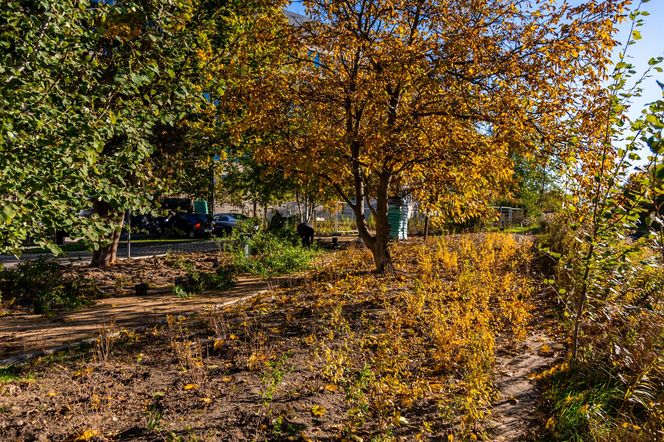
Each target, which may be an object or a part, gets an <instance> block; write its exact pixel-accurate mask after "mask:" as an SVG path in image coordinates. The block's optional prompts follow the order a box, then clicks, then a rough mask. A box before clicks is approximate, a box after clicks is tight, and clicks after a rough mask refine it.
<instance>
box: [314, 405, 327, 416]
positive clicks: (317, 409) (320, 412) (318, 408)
mask: <svg viewBox="0 0 664 442" xmlns="http://www.w3.org/2000/svg"><path fill="white" fill-rule="evenodd" d="M325 413H327V409H326V408H325V407H323V406H322V405H314V406H313V407H311V414H313V415H314V416H316V417H322V416H324V415H325Z"/></svg>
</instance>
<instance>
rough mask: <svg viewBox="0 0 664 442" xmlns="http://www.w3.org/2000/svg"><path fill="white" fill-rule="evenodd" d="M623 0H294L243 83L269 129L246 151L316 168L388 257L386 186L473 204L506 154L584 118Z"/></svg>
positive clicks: (458, 210) (501, 168) (457, 206)
mask: <svg viewBox="0 0 664 442" xmlns="http://www.w3.org/2000/svg"><path fill="white" fill-rule="evenodd" d="M625 4H626V3H625V2H622V1H603V2H588V3H584V4H581V5H579V6H576V7H572V6H570V5H568V4H558V3H555V2H549V1H536V2H511V1H504V0H483V1H475V2H466V1H455V0H446V1H427V0H402V1H393V0H356V1H350V2H349V1H336V0H332V1H319V0H306V1H304V5H305V7H306V10H307V13H308V15H309V16H310V17H311V20H310V21H303V22H302V23H300V24H299V25H298V26H297V27H296V28H295V29H293V30H292V32H291V34H290V36H289V38H288V43H287V47H288V48H289V52H288V54H284V55H283V57H282V59H281V63H282V67H281V69H276V70H274V71H273V73H272V74H273V75H271V76H269V77H266V78H262V82H261V83H260V84H259V85H257V87H256V88H255V89H254V90H253V93H254V95H253V98H254V100H253V101H254V103H256V105H255V106H254V107H253V109H252V112H250V113H248V114H247V118H248V120H250V121H251V122H252V123H253V124H254V125H255V126H258V127H261V128H262V129H263V130H265V128H269V129H270V133H271V134H272V135H273V136H272V137H263V138H264V139H265V140H266V142H265V143H263V144H262V149H261V150H260V151H259V155H260V157H261V158H262V159H264V160H265V161H269V162H276V163H279V164H283V165H284V166H285V167H287V168H288V169H290V170H291V171H293V172H294V173H313V172H315V173H317V174H320V175H321V176H322V177H324V178H326V179H327V181H328V183H329V185H331V186H332V187H334V188H335V189H336V191H337V192H338V194H339V195H340V196H341V197H342V198H343V199H344V200H346V202H348V203H349V204H350V205H351V207H353V209H354V211H355V214H356V218H357V225H358V229H359V232H360V236H361V237H362V239H363V241H364V243H365V244H366V245H367V246H368V247H369V248H370V249H371V250H372V252H373V254H374V258H375V261H376V266H377V269H378V270H379V271H380V270H384V269H386V268H389V267H390V260H389V250H388V249H387V239H388V238H387V236H388V233H389V225H388V222H387V215H386V213H387V201H388V197H389V196H393V195H400V194H403V193H409V194H412V195H414V196H415V197H416V198H417V199H418V201H420V202H421V203H422V204H423V205H424V206H425V208H427V209H428V210H431V211H436V212H437V213H440V214H447V215H451V216H453V217H454V218H456V219H463V218H467V217H471V216H474V215H476V214H477V213H481V212H482V211H483V210H484V209H485V208H486V203H487V202H488V201H489V200H490V199H491V198H494V197H496V196H498V195H501V194H503V193H504V192H505V190H506V189H507V186H508V185H509V184H510V182H511V181H512V178H513V162H512V160H511V159H510V158H511V155H512V154H515V153H518V154H521V155H522V156H524V157H526V158H533V157H537V154H538V153H540V152H541V153H543V154H544V153H546V154H547V155H550V154H551V151H552V150H554V149H555V150H557V151H560V152H562V151H563V149H564V148H569V142H568V141H569V136H568V133H569V130H570V128H572V127H576V128H579V127H581V128H583V127H584V125H586V126H589V125H590V124H591V122H592V115H593V109H596V108H597V107H596V106H597V105H598V102H602V100H603V97H604V94H603V91H602V89H601V82H602V81H603V80H604V79H605V77H606V69H605V65H606V63H607V61H608V57H609V55H610V53H611V49H612V48H613V46H614V40H613V33H614V26H615V24H616V23H617V22H618V21H619V17H620V16H621V13H622V11H623V7H624V5H625ZM284 45H286V43H284ZM255 97H261V98H260V99H255ZM365 201H374V202H375V203H374V204H373V205H372V204H369V207H370V211H371V213H372V215H373V216H374V217H375V219H376V232H375V235H372V234H371V232H370V231H369V229H368V227H367V223H366V217H367V214H365V213H364V210H365V209H364V207H365V204H364V203H365Z"/></svg>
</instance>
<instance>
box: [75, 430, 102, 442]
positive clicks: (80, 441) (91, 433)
mask: <svg viewBox="0 0 664 442" xmlns="http://www.w3.org/2000/svg"><path fill="white" fill-rule="evenodd" d="M100 434H101V433H99V430H95V429H90V430H85V431H83V432H82V433H81V434H80V435H79V436H77V437H76V438H75V439H74V441H75V442H86V441H89V440H91V439H93V438H95V437H99V436H100Z"/></svg>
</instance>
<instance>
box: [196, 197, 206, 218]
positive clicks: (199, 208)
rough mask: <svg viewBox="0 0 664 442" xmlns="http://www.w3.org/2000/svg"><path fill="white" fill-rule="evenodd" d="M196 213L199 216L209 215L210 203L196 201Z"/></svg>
mask: <svg viewBox="0 0 664 442" xmlns="http://www.w3.org/2000/svg"><path fill="white" fill-rule="evenodd" d="M194 213H197V214H199V215H207V214H208V203H207V201H205V200H196V201H194Z"/></svg>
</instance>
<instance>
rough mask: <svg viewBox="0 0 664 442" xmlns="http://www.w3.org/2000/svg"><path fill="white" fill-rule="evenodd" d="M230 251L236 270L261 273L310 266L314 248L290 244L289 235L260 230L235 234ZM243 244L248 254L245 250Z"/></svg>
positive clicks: (314, 251) (280, 272)
mask: <svg viewBox="0 0 664 442" xmlns="http://www.w3.org/2000/svg"><path fill="white" fill-rule="evenodd" d="M235 244H236V245H235V249H234V251H233V266H234V267H235V269H236V270H237V271H238V272H241V273H253V274H257V275H262V276H271V275H282V274H286V273H292V272H298V271H301V270H305V269H307V268H308V267H309V262H310V261H311V259H312V258H313V257H314V256H315V255H316V253H317V251H316V250H315V249H306V248H303V247H300V246H298V245H294V244H293V240H292V239H291V238H288V237H279V236H277V235H275V234H273V233H271V232H264V231H260V232H257V233H255V234H254V235H252V236H245V237H241V238H237V239H236V241H235ZM246 248H248V250H249V255H248V256H247V254H246Z"/></svg>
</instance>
